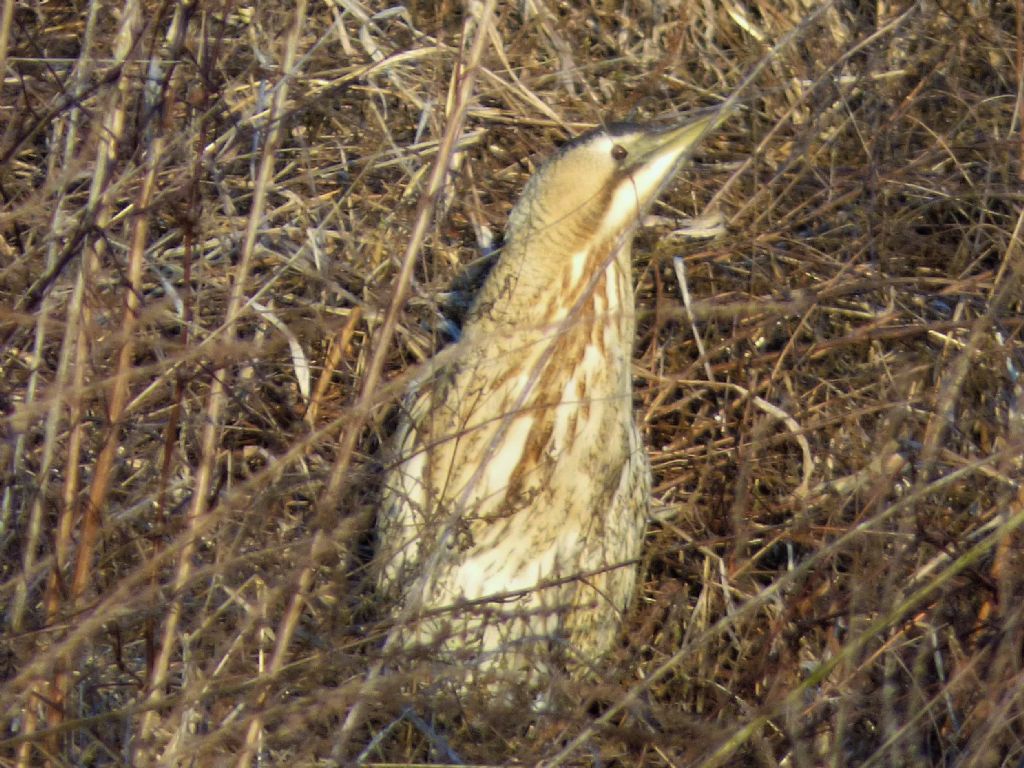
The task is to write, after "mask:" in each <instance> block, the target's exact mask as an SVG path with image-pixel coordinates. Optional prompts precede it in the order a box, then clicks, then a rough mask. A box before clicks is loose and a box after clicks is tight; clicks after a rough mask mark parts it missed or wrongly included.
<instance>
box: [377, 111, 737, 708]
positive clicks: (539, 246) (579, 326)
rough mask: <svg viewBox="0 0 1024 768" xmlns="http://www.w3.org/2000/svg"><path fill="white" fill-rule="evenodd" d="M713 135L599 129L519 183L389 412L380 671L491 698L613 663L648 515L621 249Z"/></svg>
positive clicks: (709, 124) (711, 120) (689, 125)
mask: <svg viewBox="0 0 1024 768" xmlns="http://www.w3.org/2000/svg"><path fill="white" fill-rule="evenodd" d="M717 119H718V112H717V111H715V112H713V113H712V114H710V115H705V116H703V117H700V118H697V119H692V118H691V119H689V120H686V121H684V122H677V123H676V124H674V125H670V126H668V127H664V126H656V125H650V124H637V123H614V124H609V125H606V126H602V127H599V128H597V129H594V130H592V131H590V132H588V133H586V134H584V135H581V136H580V137H578V138H576V139H575V140H572V141H570V142H569V143H567V144H566V145H564V146H563V147H562V148H561V149H560V150H558V151H557V152H556V153H555V154H554V155H553V156H552V157H551V158H549V159H548V160H547V161H546V162H544V163H543V164H542V165H540V166H539V167H538V169H537V170H536V171H535V173H534V174H533V175H532V177H531V178H530V179H529V180H528V182H527V183H526V185H525V187H524V189H523V191H522V193H521V196H520V198H519V200H518V202H517V203H516V204H515V206H514V207H513V208H512V210H511V213H510V214H509V218H508V222H507V226H506V229H505V236H504V242H503V245H502V247H501V250H500V252H499V254H498V256H497V260H496V262H495V264H494V266H493V268H492V269H491V271H490V272H489V274H488V275H487V277H486V278H485V280H484V282H483V284H482V286H481V287H480V289H479V291H478V293H477V295H476V297H475V299H474V300H473V303H472V305H471V307H470V309H469V312H468V314H467V316H466V319H465V321H464V324H463V328H462V333H461V337H460V339H459V340H458V341H457V342H456V343H455V345H454V347H453V348H451V349H449V350H448V351H447V354H445V355H440V356H439V357H438V359H437V362H436V364H435V365H429V364H428V365H427V366H426V368H427V371H426V372H425V373H424V374H423V375H421V376H420V377H418V378H417V380H415V381H414V382H413V384H412V385H411V387H410V390H409V392H408V393H407V396H406V399H405V404H404V405H403V406H402V407H401V408H400V414H399V417H398V422H397V427H396V429H395V431H394V435H393V441H392V443H391V446H392V447H391V450H390V454H389V464H388V466H389V468H388V469H387V470H386V475H385V478H384V483H383V485H384V488H383V493H382V496H381V500H380V505H379V508H378V514H377V522H376V538H377V554H376V557H375V568H376V584H377V593H378V594H379V596H380V597H381V598H382V599H383V600H385V601H387V604H389V605H391V606H392V609H391V619H392V625H391V629H390V631H389V633H388V636H387V640H386V642H385V651H386V653H388V654H391V655H405V656H406V657H410V658H412V657H416V656H417V655H419V656H420V657H426V658H429V659H431V660H432V661H434V662H438V663H439V664H441V665H442V667H443V668H446V669H447V670H449V672H450V673H451V674H452V675H455V676H458V679H459V680H460V681H461V682H460V684H463V685H474V684H476V685H483V686H485V689H486V690H487V691H489V692H491V693H494V692H496V691H505V692H514V691H516V690H522V689H523V686H525V690H527V691H531V690H535V689H539V688H541V687H543V686H544V685H546V684H547V681H549V680H550V679H551V677H552V676H553V675H555V674H556V673H565V674H567V675H569V676H570V678H575V677H580V676H584V675H586V674H587V673H588V672H590V671H593V670H595V669H596V668H597V665H599V662H600V660H601V659H602V657H605V656H606V655H607V654H608V653H609V652H610V651H611V650H612V648H613V647H614V646H615V644H616V641H617V638H618V635H619V632H620V630H621V625H622V621H623V617H624V615H625V613H626V611H627V609H628V607H629V605H630V602H631V598H632V597H633V593H634V591H635V590H636V582H637V577H638V568H639V565H638V561H639V557H640V555H641V551H642V545H643V538H644V533H645V529H646V526H647V524H648V522H649V518H650V510H651V469H650V462H649V459H648V456H647V453H646V450H645V448H644V445H643V441H642V439H641V434H640V430H639V428H638V426H637V422H636V418H635V414H634V406H633V388H632V375H631V358H632V350H633V340H634V339H633V337H634V334H635V324H636V323H635V309H634V297H633V282H632V273H631V260H632V240H633V235H634V233H635V231H636V229H637V228H638V226H639V223H640V222H641V220H642V218H643V216H644V215H645V213H646V212H647V211H648V210H649V208H650V207H651V205H652V204H653V203H654V201H655V199H656V198H657V197H658V195H659V194H660V193H661V192H662V190H663V189H664V188H665V186H666V185H667V184H668V183H669V181H670V180H671V179H672V178H673V176H674V175H675V172H676V170H677V169H678V168H679V167H680V166H681V165H682V164H683V162H684V161H685V160H686V159H687V158H688V156H689V155H690V154H691V153H692V150H693V149H694V147H695V146H696V145H697V143H698V142H699V141H700V140H701V139H702V138H703V136H704V135H705V134H706V133H707V132H709V131H710V130H711V129H712V128H713V127H714V125H715V124H717V123H716V121H717Z"/></svg>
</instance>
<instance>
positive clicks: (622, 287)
mask: <svg viewBox="0 0 1024 768" xmlns="http://www.w3.org/2000/svg"><path fill="white" fill-rule="evenodd" d="M631 235H632V233H631V232H627V233H623V234H622V235H621V236H620V237H618V238H616V239H615V240H614V241H610V242H609V241H603V242H602V241H598V242H594V241H591V242H589V243H586V244H584V243H583V242H581V241H579V240H578V241H576V242H577V243H578V247H576V248H574V247H573V245H574V244H573V243H570V242H562V243H558V242H552V240H553V238H547V237H544V236H543V235H536V234H534V235H532V236H525V237H511V238H509V240H508V241H507V242H506V244H505V246H504V249H503V251H502V254H501V257H500V259H499V261H498V263H497V264H496V265H495V267H494V270H493V271H492V272H491V274H490V275H488V277H487V280H486V281H485V283H484V285H483V287H482V288H481V290H480V293H479V294H478V296H477V298H476V301H475V302H474V307H473V310H472V311H471V313H470V318H469V323H470V324H472V325H474V326H478V327H480V328H481V329H482V330H484V329H485V330H487V331H489V332H494V333H501V332H503V331H518V332H521V331H523V329H524V328H529V327H535V328H538V329H541V330H544V329H551V328H553V327H555V326H557V325H559V324H563V323H567V324H569V325H570V326H571V325H572V324H574V323H575V322H580V323H584V324H591V323H593V322H594V321H598V320H600V321H601V322H602V324H605V323H612V324H613V325H618V326H619V327H620V329H621V331H622V334H623V335H624V336H625V338H626V339H628V340H632V336H633V316H634V307H633V283H632V278H631V275H630V268H631V261H630V257H631V239H632V238H631Z"/></svg>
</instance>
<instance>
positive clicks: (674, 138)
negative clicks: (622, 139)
mask: <svg viewBox="0 0 1024 768" xmlns="http://www.w3.org/2000/svg"><path fill="white" fill-rule="evenodd" d="M724 119H725V116H724V115H723V114H722V110H716V111H715V112H713V113H712V114H709V115H706V116H704V117H701V118H698V119H696V120H692V121H690V122H688V123H685V124H683V125H676V126H671V127H669V128H664V129H660V130H658V131H652V132H651V133H650V134H648V135H647V136H645V137H644V138H643V139H641V140H640V141H639V142H638V143H637V148H636V149H637V152H636V154H635V161H636V162H635V166H652V165H661V164H662V162H663V161H668V162H669V163H670V164H671V167H672V168H675V166H676V165H677V164H678V162H679V161H680V160H682V159H683V158H684V157H686V156H687V155H688V154H689V153H690V152H691V151H692V150H693V149H694V147H696V146H697V144H698V143H700V141H701V139H703V138H704V136H706V135H707V134H708V133H710V132H711V131H712V130H713V129H715V128H717V127H718V126H719V125H720V124H721V123H722V121H723V120H724Z"/></svg>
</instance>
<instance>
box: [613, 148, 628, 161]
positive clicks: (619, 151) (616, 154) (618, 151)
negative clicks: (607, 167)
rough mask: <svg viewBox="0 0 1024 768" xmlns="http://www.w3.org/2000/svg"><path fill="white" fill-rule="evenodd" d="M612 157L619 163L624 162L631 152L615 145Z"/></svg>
mask: <svg viewBox="0 0 1024 768" xmlns="http://www.w3.org/2000/svg"><path fill="white" fill-rule="evenodd" d="M612 157H613V158H615V159H616V160H618V161H619V162H622V161H623V160H625V159H626V158H627V157H629V151H628V150H627V149H626V148H625V147H624V146H622V145H621V144H613V145H612Z"/></svg>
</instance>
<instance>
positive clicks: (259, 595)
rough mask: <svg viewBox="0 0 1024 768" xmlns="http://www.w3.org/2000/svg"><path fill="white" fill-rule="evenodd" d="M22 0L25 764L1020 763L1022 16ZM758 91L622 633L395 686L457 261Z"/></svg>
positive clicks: (675, 399)
mask: <svg viewBox="0 0 1024 768" xmlns="http://www.w3.org/2000/svg"><path fill="white" fill-rule="evenodd" d="M0 5H2V8H3V15H2V17H0V46H2V47H0V71H2V73H3V83H2V89H0V131H2V135H0V204H2V209H0V265H2V268H0V382H2V389H0V484H2V497H0V590H2V600H0V605H2V616H0V618H2V627H0V727H2V730H0V765H4V766H7V765H22V766H34V765H43V764H49V765H55V766H64V765H69V766H79V765H90V766H93V765H95V766H99V765H104V766H106V765H157V764H159V765H183V766H184V765H195V766H207V765H255V764H259V765H289V766H306V765H332V764H347V762H349V761H352V760H355V759H361V760H363V761H365V762H367V763H392V764H394V763H398V764H417V763H429V762H435V763H449V764H453V763H463V764H469V763H476V764H489V765H491V764H506V763H509V762H521V763H523V764H533V763H536V762H537V761H540V760H546V761H547V764H548V765H602V766H611V765H622V766H641V765H642V766H710V765H730V766H744V765H751V766H794V767H798V766H799V767H803V766H904V765H906V766H986V767H988V766H992V767H993V768H994V767H995V766H1019V765H1021V764H1022V761H1024V720H1022V719H1024V660H1022V654H1024V571H1022V564H1024V552H1022V549H1021V545H1022V533H1021V530H1020V528H1021V524H1022V522H1024V496H1021V485H1020V484H1021V479H1022V474H1021V457H1022V449H1024V421H1022V419H1024V415H1022V410H1021V409H1022V407H1024V401H1022V390H1021V387H1020V381H1019V375H1020V371H1021V369H1022V366H1024V343H1022V327H1021V326H1022V316H1021V303H1022V300H1021V277H1022V271H1024V254H1022V250H1021V248H1022V243H1021V222H1022V213H1021V211H1022V197H1024V196H1022V183H1021V178H1022V176H1021V173H1022V168H1021V156H1022V151H1024V149H1022V143H1021V137H1020V136H1021V135H1020V118H1021V115H1020V99H1019V96H1020V87H1021V73H1022V68H1021V50H1022V44H1024V39H1022V38H1024V36H1022V32H1021V25H1022V16H1021V14H1022V9H1021V7H1020V2H1019V0H1018V2H1017V3H1016V5H1015V4H1014V3H1013V2H996V1H995V0H920V1H919V2H911V1H910V0H892V1H891V2H888V1H886V0H878V1H877V2H846V1H845V0H843V1H842V2H835V3H831V4H829V3H824V4H814V3H811V2H802V1H801V0H781V1H778V0H771V1H768V0H749V1H748V2H739V1H738V0H715V1H714V2H712V1H711V0H707V1H704V2H702V1H699V0H677V1H676V2H667V1H666V2H658V1H657V0H649V1H648V0H635V1H634V2H625V3H612V2H603V1H602V0H594V1H593V2H589V3H588V2H556V0H523V2H519V3H500V4H497V5H496V8H495V9H494V15H493V17H489V15H488V12H489V10H490V7H489V6H487V5H486V4H483V3H476V2H467V3H466V4H460V3H456V2H452V1H446V2H440V3H431V2H425V1H423V2H411V3H410V4H409V5H407V6H398V5H393V6H392V5H389V4H387V3H372V2H370V3H366V4H361V3H360V2H358V0H324V1H323V2H315V3H308V4H307V3H306V2H296V3H294V4H293V3H283V2H264V3H259V4H248V3H244V2H237V3H235V2H193V3H188V2H181V3H167V2H149V1H148V0H124V2H114V1H111V2H106V1H103V2H101V1H100V0H79V1H78V2H67V1H65V0H60V2H57V1H56V0H52V1H47V0H38V1H37V2H31V3H29V2H25V3H18V2H13V0H6V2H3V3H2V4H0ZM478 39H479V40H480V43H479V45H480V48H479V51H478V53H479V57H478V59H477V58H475V55H476V54H474V52H473V51H472V50H471V48H472V46H473V43H474V41H476V40H478ZM748 75H752V77H751V79H750V80H749V81H746V82H745V78H747V76H748ZM467 76H469V77H472V78H473V79H472V82H471V83H470V84H471V86H472V89H471V98H470V99H469V100H468V101H460V99H459V97H458V94H459V90H460V87H461V85H460V84H462V83H464V82H465V81H464V78H466V77H467ZM733 93H736V94H737V99H738V104H737V106H736V108H735V109H734V111H733V113H732V116H731V117H730V119H729V120H728V121H727V122H726V123H725V124H724V125H723V126H722V127H721V128H720V129H719V130H717V131H716V132H715V134H714V135H713V136H711V137H709V138H708V140H707V141H706V142H705V143H704V145H703V146H702V148H701V149H700V150H699V151H698V153H697V156H696V158H695V160H694V163H693V164H692V167H691V168H690V169H689V170H687V171H686V172H684V173H683V174H681V176H680V178H679V179H678V180H677V182H676V183H674V184H673V186H672V187H671V189H670V190H669V191H668V192H667V193H666V194H665V195H664V196H663V202H662V203H661V204H660V205H658V206H657V207H656V208H655V210H654V211H653V214H654V215H653V216H652V217H651V220H650V221H649V222H648V223H647V224H648V226H646V227H644V228H643V229H642V230H641V231H640V233H639V235H638V238H637V243H636V247H635V252H636V270H635V279H636V284H637V286H638V307H637V311H638V313H639V318H640V323H639V325H640V330H639V334H638V338H637V341H636V355H635V363H636V368H635V371H636V382H637V403H636V407H637V409H638V413H639V415H640V418H641V419H642V426H643V432H644V434H645V438H646V442H647V445H648V447H649V449H650V452H651V456H652V461H653V466H654V473H655V496H656V499H657V502H658V504H659V507H660V513H661V517H662V518H663V522H661V523H659V524H655V525H652V526H651V529H650V531H649V534H648V546H647V548H646V554H645V557H644V561H643V563H642V579H641V588H640V591H639V594H638V595H637V599H636V601H635V603H634V610H633V612H632V614H631V615H630V617H629V620H628V622H627V625H626V627H625V629H624V632H623V636H622V642H621V645H620V647H619V648H618V649H617V651H616V652H615V653H614V654H613V656H612V658H609V659H608V660H607V661H606V663H605V664H604V665H603V667H602V668H601V669H600V670H599V671H598V673H597V674H595V675H594V676H593V677H592V678H591V679H587V680H577V681H569V680H556V684H557V686H558V689H559V697H558V698H557V702H558V703H557V706H553V707H552V708H550V709H549V710H548V711H532V710H531V708H530V707H529V706H519V707H515V708H512V709H509V710H507V711H502V708H501V707H500V706H497V705H496V704H494V703H491V704H488V703H487V702H483V701H478V700H474V699H473V698H472V697H471V696H470V697H466V698H462V697H459V696H455V695H447V696H444V695H440V694H439V692H437V691H432V690H431V689H430V679H429V669H427V670H426V671H424V670H422V669H419V668H417V667H416V665H409V667H408V668H407V669H403V671H402V672H401V673H399V672H398V671H396V670H394V669H391V668H389V667H384V668H382V670H381V672H380V674H379V675H376V676H369V677H368V674H367V673H368V670H369V669H370V668H371V667H373V666H374V664H375V663H376V661H377V660H378V658H379V655H380V646H381V639H382V636H383V632H384V630H385V629H386V626H387V621H386V613H385V612H384V611H383V610H382V606H378V605H375V603H374V600H373V596H372V590H371V589H370V585H369V584H368V582H367V579H366V577H365V575H364V573H365V570H366V566H367V564H368V562H369V559H370V557H371V556H372V545H373V541H372V536H371V535H370V533H369V532H370V531H371V530H372V521H373V515H374V505H375V499H376V496H377V493H378V484H379V482H380V477H381V466H380V460H381V455H382V454H381V452H380V448H381V445H382V442H383V441H384V440H386V436H387V434H388V431H389V429H390V427H391V422H390V421H389V419H390V418H392V414H393V411H394V404H395V403H396V402H397V399H398V398H399V397H400V394H401V392H402V390H403V389H404V388H405V386H407V384H408V383H409V381H410V379H411V377H412V376H414V375H415V374H416V372H417V370H421V368H420V366H421V365H422V364H423V363H424V362H425V361H426V360H428V359H429V357H430V356H431V355H432V353H433V352H434V351H435V350H437V349H439V348H441V347H442V346H443V345H444V344H445V342H446V340H447V338H448V336H447V335H446V334H447V331H446V329H447V328H448V325H447V324H448V323H449V322H451V318H452V317H453V314H454V317H455V320H456V321H457V311H454V312H453V308H454V309H455V310H457V308H458V306H459V305H460V303H462V304H464V301H465V296H464V295H463V293H462V292H461V288H458V286H459V285H461V284H460V283H459V279H461V276H464V275H465V274H466V272H467V269H468V268H470V267H472V266H473V265H474V264H475V263H476V262H477V261H478V260H479V259H480V256H481V252H482V250H483V249H484V248H485V246H487V245H488V244H489V243H490V242H492V241H493V238H494V237H495V236H496V235H497V234H499V233H500V231H501V228H502V226H503V223H504V220H505V217H506V214H507V212H508V210H509V208H510V207H511V204H512V202H513V201H514V199H515V196H516V195H517V193H518V191H519V190H520V189H521V188H522V186H523V183H524V181H525V179H526V178H527V177H528V175H529V173H530V172H531V169H532V168H533V167H534V166H535V163H536V162H538V161H539V160H540V159H542V158H543V157H544V156H546V155H547V154H548V153H550V152H551V151H552V150H553V149H554V148H555V147H556V146H557V145H558V144H559V143H561V142H563V141H565V140H566V139H568V138H569V137H571V136H573V135H576V134H578V133H579V132H581V131H582V130H584V129H586V128H587V127H590V126H593V125H595V124H599V123H601V122H603V121H609V120H613V119H624V118H625V119H637V120H651V121H668V120H672V119H676V118H678V116H679V115H680V114H681V113H683V112H685V111H686V110H689V109H692V108H697V107H705V106H710V105H714V104H717V103H720V102H721V101H722V100H724V99H725V98H726V97H728V96H729V95H730V94H733ZM460 109H465V114H464V120H463V121H462V122H461V123H460V122H459V121H458V120H456V119H455V118H456V117H457V115H458V112H459V110H460ZM453 141H454V152H452V153H449V152H447V151H446V146H445V145H446V142H447V143H449V144H450V143H451V142H453ZM438 163H441V166H440V167H441V168H442V169H444V170H446V171H447V173H446V174H443V175H439V176H438V179H439V180H440V181H441V182H442V184H441V186H440V189H439V190H438V194H437V195H435V196H431V195H430V194H429V193H430V189H429V179H430V176H431V172H432V168H434V167H435V165H437V164H438ZM709 212H710V213H711V214H712V215H714V214H716V213H717V214H718V215H719V217H720V220H721V222H722V223H723V225H724V226H723V227H721V231H720V232H719V233H718V234H717V235H716V236H714V237H710V238H696V237H694V236H693V234H694V233H693V232H692V231H691V232H690V234H689V235H688V236H687V235H685V234H680V232H679V231H678V230H680V229H685V226H686V222H685V221H684V220H685V219H686V218H691V217H695V216H698V215H701V214H706V213H709ZM417 216H423V217H425V218H423V223H425V224H426V225H427V226H426V228H425V229H424V230H423V231H422V233H417V232H416V231H415V230H416V222H417ZM691 230H692V226H691ZM421 234H422V236H421ZM410 244H411V247H410ZM675 257H681V258H682V259H683V263H684V264H685V277H686V286H687V288H688V293H689V296H690V300H689V306H688V307H687V305H686V302H684V300H683V294H682V291H681V287H680V285H681V284H680V280H679V275H678V274H677V271H676V269H675V265H674V259H675ZM470 271H472V270H471V269H470ZM463 282H464V281H463ZM453 286H456V288H454V289H453ZM698 340H699V344H698ZM368 679H369V682H367V681H368ZM357 702H358V703H359V706H358V707H355V705H356V704H357ZM354 707H355V709H353V708H354ZM353 713H354V714H353Z"/></svg>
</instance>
